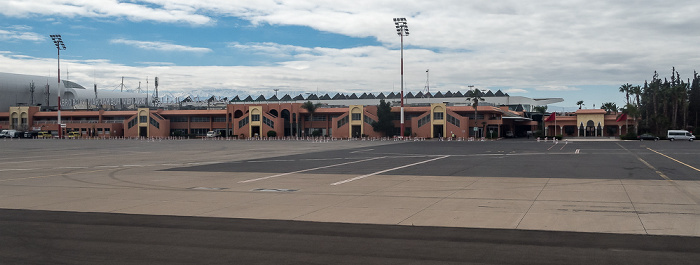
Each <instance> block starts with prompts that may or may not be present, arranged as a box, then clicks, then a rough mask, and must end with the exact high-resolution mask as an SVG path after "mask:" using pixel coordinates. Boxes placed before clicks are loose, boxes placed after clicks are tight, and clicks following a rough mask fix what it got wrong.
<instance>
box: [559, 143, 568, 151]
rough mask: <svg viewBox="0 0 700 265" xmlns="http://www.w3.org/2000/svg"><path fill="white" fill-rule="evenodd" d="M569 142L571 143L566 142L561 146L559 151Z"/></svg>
mask: <svg viewBox="0 0 700 265" xmlns="http://www.w3.org/2000/svg"><path fill="white" fill-rule="evenodd" d="M567 144H569V142H564V145H562V146H561V148H559V151H561V150H563V149H564V147H566V145H567Z"/></svg>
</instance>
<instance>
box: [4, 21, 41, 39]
mask: <svg viewBox="0 0 700 265" xmlns="http://www.w3.org/2000/svg"><path fill="white" fill-rule="evenodd" d="M31 30H32V28H31V27H29V26H24V25H14V26H9V27H6V28H5V29H3V28H0V40H4V41H16V40H20V41H42V40H44V39H45V37H42V36H41V35H39V34H37V33H35V32H31Z"/></svg>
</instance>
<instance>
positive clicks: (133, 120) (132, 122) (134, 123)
mask: <svg viewBox="0 0 700 265" xmlns="http://www.w3.org/2000/svg"><path fill="white" fill-rule="evenodd" d="M137 123H138V120H137V119H136V118H134V119H131V120H130V121H129V125H128V127H129V129H131V127H134V125H136V124H137Z"/></svg>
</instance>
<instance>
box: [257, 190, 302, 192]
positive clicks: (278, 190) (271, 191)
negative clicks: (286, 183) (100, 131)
mask: <svg viewBox="0 0 700 265" xmlns="http://www.w3.org/2000/svg"><path fill="white" fill-rule="evenodd" d="M253 191H264V192H295V191H297V190H293V189H254V190H253Z"/></svg>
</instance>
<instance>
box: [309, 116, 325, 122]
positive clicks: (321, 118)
mask: <svg viewBox="0 0 700 265" xmlns="http://www.w3.org/2000/svg"><path fill="white" fill-rule="evenodd" d="M304 121H309V116H306V117H304ZM313 121H326V115H314V119H313Z"/></svg>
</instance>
